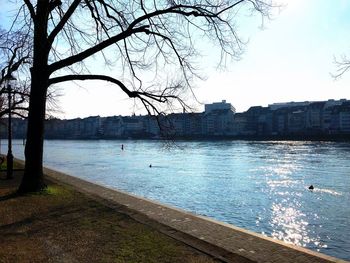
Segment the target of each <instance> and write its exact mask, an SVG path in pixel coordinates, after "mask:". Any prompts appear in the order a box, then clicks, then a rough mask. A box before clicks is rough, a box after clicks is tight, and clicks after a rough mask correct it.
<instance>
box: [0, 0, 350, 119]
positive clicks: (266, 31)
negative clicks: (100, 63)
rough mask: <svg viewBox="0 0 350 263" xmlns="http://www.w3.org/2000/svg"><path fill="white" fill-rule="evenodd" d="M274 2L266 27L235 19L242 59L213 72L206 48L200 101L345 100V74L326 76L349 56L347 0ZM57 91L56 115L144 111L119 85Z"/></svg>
mask: <svg viewBox="0 0 350 263" xmlns="http://www.w3.org/2000/svg"><path fill="white" fill-rule="evenodd" d="M276 2H277V3H280V4H283V5H284V6H283V8H282V9H281V10H280V12H274V14H273V17H272V19H271V20H269V21H264V27H263V29H261V23H260V22H261V21H260V20H259V19H256V18H255V19H254V18H251V17H246V18H244V19H242V21H238V26H239V33H240V35H241V36H243V38H244V39H246V40H249V41H248V44H247V46H246V50H245V53H244V54H243V56H242V57H241V59H240V60H239V61H232V62H229V63H227V64H226V69H225V70H222V69H220V70H218V69H217V67H216V66H217V65H216V63H215V62H214V61H213V59H212V58H213V56H215V55H216V54H215V53H212V49H211V48H208V49H204V50H203V57H202V63H203V65H206V67H205V68H204V69H203V74H204V75H205V76H206V80H204V81H196V82H195V83H194V84H195V88H194V92H195V95H196V97H197V99H198V101H199V102H201V103H203V104H204V103H212V102H217V101H221V100H226V101H227V102H230V103H231V104H232V105H233V106H234V107H235V108H236V110H237V112H243V111H246V110H247V109H248V108H249V107H251V106H258V105H260V106H267V105H268V104H271V103H275V102H289V101H318V100H327V99H341V98H346V99H350V72H349V73H348V74H346V75H344V76H343V77H342V78H340V79H338V80H334V79H333V78H332V76H331V73H334V72H335V71H336V66H335V64H334V57H338V58H339V57H340V56H341V55H343V54H345V55H346V54H348V55H349V56H350V34H349V29H350V0H332V1H329V0H307V1H305V0H276ZM0 5H1V4H0ZM0 16H1V14H0ZM0 21H1V18H0ZM60 93H61V94H62V96H60V98H59V103H58V104H59V106H60V110H61V112H60V113H58V117H60V118H67V119H70V118H76V117H81V118H83V117H87V116H94V115H95V116H96V115H100V116H113V115H131V114H132V113H136V114H144V113H145V112H144V110H142V108H138V107H134V102H133V100H131V99H129V98H127V96H126V95H125V94H123V93H122V92H121V91H120V90H118V89H117V88H115V87H112V86H109V85H105V84H101V83H99V82H89V83H88V82H80V86H73V85H65V86H64V87H63V86H62V87H61V89H60ZM77 101H78V104H77ZM196 110H197V111H198V112H202V111H203V110H204V105H202V104H197V107H196Z"/></svg>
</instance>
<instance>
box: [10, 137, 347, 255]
mask: <svg viewBox="0 0 350 263" xmlns="http://www.w3.org/2000/svg"><path fill="white" fill-rule="evenodd" d="M122 144H123V145H124V150H122V149H121V145H122ZM5 147H6V145H5ZM3 148H4V146H3ZM23 149H24V148H23V144H22V141H16V140H15V141H14V155H15V157H18V158H23ZM44 155H45V157H44V160H45V161H44V162H45V165H46V166H47V167H50V168H53V169H56V170H59V171H62V172H65V173H68V174H71V175H74V176H77V177H80V178H83V179H85V180H88V181H92V182H96V183H99V184H102V185H105V186H108V187H112V188H116V189H120V190H123V191H126V192H130V193H133V194H136V195H139V196H143V197H146V198H148V199H152V200H157V201H160V202H162V203H166V204H170V205H172V206H176V207H180V208H182V209H185V210H188V211H191V212H193V213H195V214H200V215H205V216H209V217H212V218H215V219H217V220H220V221H224V222H227V223H231V224H233V225H236V226H239V227H243V228H246V229H249V230H252V231H255V232H257V233H261V234H263V235H266V236H270V237H273V238H276V239H280V240H284V241H286V242H288V243H292V244H296V245H299V246H303V247H307V248H310V249H312V250H315V251H320V252H322V253H325V254H328V255H331V256H335V257H339V258H343V259H347V260H350V238H348V236H349V234H350V143H339V142H337V143H333V142H293V141H286V142H283V141H282V142H280V141H279V142H271V141H269V142H255V141H196V142H192V141H191V142H188V141H186V142H182V141H180V142H176V143H175V144H170V145H169V144H165V143H164V142H161V141H139V140H138V141H133V140H123V141H122V140H110V141H104V140H97V141H62V140H50V141H45V154H44ZM150 165H152V167H150ZM310 185H313V186H314V187H315V189H314V190H313V191H310V190H309V189H308V187H309V186H310Z"/></svg>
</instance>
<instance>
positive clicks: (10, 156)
mask: <svg viewBox="0 0 350 263" xmlns="http://www.w3.org/2000/svg"><path fill="white" fill-rule="evenodd" d="M5 78H6V82H7V100H8V111H9V112H8V135H7V137H8V150H7V156H6V160H7V174H6V179H11V178H12V174H13V154H12V116H11V113H12V111H11V82H12V81H14V80H16V78H14V77H13V76H12V75H11V74H8V75H7V76H6V77H5Z"/></svg>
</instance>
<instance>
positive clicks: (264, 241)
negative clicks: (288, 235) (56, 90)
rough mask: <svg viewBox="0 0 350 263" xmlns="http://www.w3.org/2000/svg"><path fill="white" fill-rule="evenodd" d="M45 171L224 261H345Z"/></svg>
mask: <svg viewBox="0 0 350 263" xmlns="http://www.w3.org/2000/svg"><path fill="white" fill-rule="evenodd" d="M16 161H18V162H20V163H24V162H23V161H21V160H16ZM44 174H45V175H46V176H47V177H48V179H50V180H53V181H54V182H57V183H64V184H67V185H70V186H73V187H74V188H75V189H77V190H78V191H80V192H83V193H86V194H88V195H89V196H92V197H93V198H95V199H96V200H98V201H101V202H103V203H104V204H106V205H108V206H110V207H113V208H114V209H116V210H119V211H120V212H123V213H126V214H128V215H129V216H130V217H132V218H133V219H135V220H137V221H139V222H141V223H143V224H146V225H150V226H151V227H153V228H155V229H157V230H158V231H160V232H162V233H164V234H166V235H168V236H170V237H172V238H174V239H177V240H179V241H181V242H183V243H185V244H187V245H189V246H191V247H194V248H196V249H198V250H200V251H202V252H204V253H206V254H208V255H211V256H213V257H215V258H217V259H220V260H222V261H224V262H287V263H288V262H291V263H292V262H293V263H295V262H300V263H306V262H315V263H316V262H320V263H322V262H343V263H345V262H348V261H345V260H341V259H337V258H334V257H330V256H327V255H325V254H322V253H317V252H314V251H311V250H309V249H305V248H302V247H297V246H294V245H288V244H286V243H284V242H282V241H278V240H275V239H272V238H269V237H265V236H263V235H260V234H257V233H254V232H251V231H248V230H245V229H242V228H239V227H235V226H233V225H230V224H226V223H223V222H219V221H216V220H214V219H211V218H208V217H204V216H199V215H194V214H192V213H189V212H186V211H184V210H181V209H178V208H174V207H170V206H167V205H164V204H161V203H158V202H155V201H151V200H148V199H145V198H142V197H138V196H135V195H132V194H129V193H125V192H122V191H119V190H116V189H111V188H108V187H105V186H101V185H98V184H95V183H91V182H88V181H85V180H83V179H80V178H77V177H74V176H71V175H68V174H64V173H61V172H58V171H55V170H52V169H49V168H44Z"/></svg>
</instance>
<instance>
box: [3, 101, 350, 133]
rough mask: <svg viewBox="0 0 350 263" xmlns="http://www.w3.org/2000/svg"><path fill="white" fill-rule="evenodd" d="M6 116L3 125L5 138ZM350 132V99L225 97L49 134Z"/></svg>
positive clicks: (17, 124)
mask: <svg viewBox="0 0 350 263" xmlns="http://www.w3.org/2000/svg"><path fill="white" fill-rule="evenodd" d="M6 123H7V121H6V119H3V123H2V125H1V129H0V131H1V132H0V135H1V137H2V138H5V137H6V136H7V135H6ZM25 133H26V121H25V120H22V119H14V120H13V136H14V138H24V136H25ZM337 136H338V137H339V136H342V137H344V136H345V137H346V138H347V137H349V138H350V100H347V99H340V100H332V99H330V100H327V101H303V102H282V103H273V104H269V105H268V106H267V107H262V106H252V107H250V108H249V109H248V110H247V111H245V112H241V113H237V112H236V109H235V107H234V106H233V105H231V103H228V102H226V100H222V101H221V102H213V103H210V104H205V107H204V111H203V112H200V113H172V114H168V115H166V116H159V117H158V118H157V117H155V116H149V115H139V116H136V115H132V116H110V117H100V116H90V117H88V118H83V119H81V118H75V119H69V120H61V119H49V120H47V121H46V123H45V138H47V139H113V138H151V139H157V138H221V137H231V138H289V137H291V138H293V137H296V138H304V137H305V138H310V137H325V138H331V137H337Z"/></svg>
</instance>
